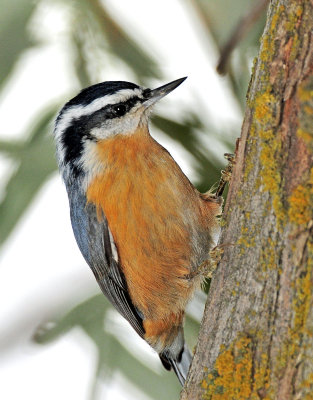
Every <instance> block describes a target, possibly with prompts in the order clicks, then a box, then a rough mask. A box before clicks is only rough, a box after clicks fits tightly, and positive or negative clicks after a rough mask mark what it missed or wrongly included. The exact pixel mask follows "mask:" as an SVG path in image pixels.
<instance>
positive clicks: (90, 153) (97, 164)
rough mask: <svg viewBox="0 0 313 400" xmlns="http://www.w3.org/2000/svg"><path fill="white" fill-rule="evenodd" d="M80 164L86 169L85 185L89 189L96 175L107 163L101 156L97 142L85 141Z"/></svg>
mask: <svg viewBox="0 0 313 400" xmlns="http://www.w3.org/2000/svg"><path fill="white" fill-rule="evenodd" d="M80 165H81V166H82V168H83V170H84V171H85V173H86V175H85V177H84V186H85V188H86V189H87V187H88V185H89V183H90V182H91V181H92V180H93V178H94V177H96V176H97V175H99V174H101V173H102V172H103V171H104V169H105V164H104V163H103V161H102V160H101V159H100V158H99V153H98V149H97V143H96V142H93V141H91V140H86V141H85V143H84V150H83V154H82V156H81V158H80Z"/></svg>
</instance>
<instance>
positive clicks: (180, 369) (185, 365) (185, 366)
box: [160, 344, 192, 386]
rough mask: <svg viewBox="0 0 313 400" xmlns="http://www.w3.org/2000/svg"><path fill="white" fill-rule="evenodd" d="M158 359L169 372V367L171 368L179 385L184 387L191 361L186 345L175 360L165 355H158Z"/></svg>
mask: <svg viewBox="0 0 313 400" xmlns="http://www.w3.org/2000/svg"><path fill="white" fill-rule="evenodd" d="M160 359H161V361H162V364H163V366H164V367H165V368H166V369H167V370H170V369H171V367H172V368H173V370H174V372H175V374H176V375H177V378H178V380H179V382H180V384H181V385H182V386H184V384H185V381H186V378H187V374H188V371H189V368H190V364H191V360H192V355H191V353H190V351H189V349H188V347H187V346H186V344H185V345H184V347H183V349H182V351H181V353H180V354H179V357H178V358H177V359H173V358H172V357H171V356H169V355H168V354H165V353H162V354H160Z"/></svg>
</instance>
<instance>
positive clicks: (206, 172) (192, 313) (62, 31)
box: [0, 0, 267, 400]
mask: <svg viewBox="0 0 313 400" xmlns="http://www.w3.org/2000/svg"><path fill="white" fill-rule="evenodd" d="M266 3H267V1H265V0H256V1H252V0H237V1H236V2H234V1H232V0H172V1H167V0H158V1H144V0H132V1H125V0H103V1H101V0H37V1H31V0H0V9H1V13H0V121H1V124H0V177H1V180H0V245H1V248H0V250H1V254H0V265H1V268H0V381H1V385H0V398H1V399H5V400H7V399H9V400H11V399H14V400H15V399H20V398H23V399H32V400H37V399H38V400H39V399H45V400H47V399H56V398H57V399H59V400H63V399H64V400H65V399H75V400H86V399H87V400H97V399H111V398H114V399H130V400H131V399H139V400H141V399H142V400H143V399H145V400H147V399H169V400H171V399H178V398H179V391H180V386H179V384H178V381H177V379H176V377H175V375H174V373H168V372H166V371H165V370H163V368H162V367H161V364H160V362H159V360H158V357H157V356H156V355H155V354H154V352H153V351H152V350H151V349H150V348H149V346H148V345H146V344H145V343H143V341H142V340H141V339H139V338H138V337H137V336H136V334H135V333H134V332H133V331H132V329H131V328H130V327H129V326H128V324H127V323H126V322H125V321H124V320H123V319H122V318H121V317H120V316H119V315H118V314H117V312H115V311H114V310H113V309H112V308H111V306H110V305H109V303H108V302H107V301H106V299H105V298H104V296H103V295H101V294H100V290H99V288H98V286H97V284H96V281H95V279H94V277H93V275H92V273H91V271H90V270H89V268H88V267H87V265H86V264H85V262H84V260H83V258H82V256H81V255H80V253H79V251H78V248H77V246H76V243H75V241H74V236H73V234H72V232H71V226H70V219H69V209H68V202H67V196H66V193H65V188H64V186H63V183H62V182H61V179H60V177H59V175H58V173H57V171H56V161H55V156H54V151H55V150H54V144H53V135H52V132H53V120H54V118H55V116H56V113H57V111H58V109H60V107H61V106H62V105H63V104H64V103H65V102H66V101H67V100H68V99H70V98H71V97H73V96H74V95H76V94H77V92H78V91H79V90H80V89H81V88H83V87H86V86H88V85H90V84H94V83H97V82H100V81H104V80H127V81H132V82H136V83H138V84H141V85H143V86H146V87H150V88H154V87H157V86H160V85H162V84H165V83H167V82H169V81H171V80H174V79H177V78H180V77H183V76H186V75H187V76H188V77H189V78H188V79H187V80H186V81H185V82H184V84H183V85H182V86H180V87H179V88H178V89H177V90H175V91H174V92H173V93H172V94H171V95H170V96H168V97H167V98H166V99H164V100H163V101H162V102H160V104H159V105H158V106H157V107H156V109H155V112H154V116H153V117H152V124H151V133H152V135H153V136H154V137H155V138H156V139H157V140H158V141H159V142H161V144H162V145H164V146H165V147H166V148H167V149H168V150H169V151H170V152H171V154H172V155H173V156H174V158H175V159H176V161H177V162H178V163H179V164H180V166H181V167H182V169H183V171H184V172H185V173H186V175H187V176H188V177H189V179H190V180H191V181H192V182H193V183H194V184H195V185H196V186H197V188H199V190H202V191H205V190H207V189H208V188H210V187H211V186H212V185H214V184H216V183H217V182H218V180H219V173H220V170H221V168H223V166H225V164H226V163H225V160H224V159H223V153H224V152H226V151H227V152H232V151H233V150H234V146H235V140H236V137H238V136H239V135H240V126H241V122H242V116H243V110H244V106H245V94H246V91H247V88H248V83H249V79H250V74H251V66H252V63H253V59H254V57H255V56H256V55H257V51H258V45H259V38H260V35H261V33H262V31H263V27H264V21H265V12H266ZM217 67H218V70H219V72H220V73H222V74H223V76H221V75H219V74H218V73H217V70H216V69H217ZM207 289H208V285H207V287H206V291H207ZM205 299H206V293H205V291H203V292H199V293H197V295H196V296H195V299H194V300H193V301H192V303H191V304H190V305H189V307H188V315H187V321H186V336H187V341H188V343H189V345H190V346H191V348H193V347H194V346H195V344H196V338H197V332H198V329H199V324H200V321H201V316H202V312H203V308H204V303H205Z"/></svg>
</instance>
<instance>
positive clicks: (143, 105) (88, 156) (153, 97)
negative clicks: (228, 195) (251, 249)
mask: <svg viewBox="0 0 313 400" xmlns="http://www.w3.org/2000/svg"><path fill="white" fill-rule="evenodd" d="M185 79H186V78H182V79H178V80H176V81H173V82H171V83H168V84H167V85H164V86H161V87H159V88H157V89H154V90H151V89H144V88H142V87H140V86H137V85H136V84H134V83H130V82H121V81H111V82H103V83H99V84H96V85H93V86H90V87H88V88H87V89H84V90H82V91H81V92H80V93H79V94H78V95H77V96H76V97H74V98H73V99H72V100H70V101H69V102H68V103H66V104H65V106H64V107H63V108H62V110H61V111H60V113H59V115H58V117H57V119H56V124H55V140H56V146H57V157H58V162H59V168H60V171H61V174H62V176H63V179H64V181H65V185H66V189H67V193H68V197H69V203H70V212H71V222H72V227H73V231H74V235H75V238H76V241H77V243H78V246H79V249H80V251H81V253H82V254H83V256H84V258H85V260H86V261H87V263H88V265H89V266H90V268H91V269H92V271H93V273H94V275H95V277H96V279H97V281H98V283H99V285H100V287H101V289H102V291H103V293H104V294H105V295H106V296H107V298H108V299H109V300H110V302H111V303H112V304H113V306H114V307H115V308H116V309H117V310H118V311H119V312H120V313H121V314H122V315H123V316H124V317H125V318H126V319H127V321H128V322H129V323H130V325H131V326H132V327H133V328H134V329H135V331H136V332H137V333H138V334H139V335H140V336H141V337H142V338H143V339H145V340H146V341H147V342H148V343H149V344H150V345H151V346H152V347H153V348H154V349H155V350H156V351H157V352H158V354H159V356H160V359H161V361H162V363H163V365H164V367H165V368H167V369H169V370H170V369H171V368H173V369H174V371H175V373H176V375H177V376H178V378H179V381H180V382H181V384H183V383H184V381H185V379H186V376H187V373H188V369H189V366H190V362H191V354H190V352H189V350H188V348H187V346H186V345H185V342H184V333H183V320H184V310H185V307H186V304H187V302H188V300H189V299H190V298H191V296H192V295H193V293H194V291H195V289H196V288H197V287H199V285H200V283H201V282H202V279H203V277H202V274H201V272H200V271H199V269H198V268H199V265H201V264H202V263H203V262H204V261H205V260H207V259H208V257H209V251H210V249H211V248H212V247H214V245H215V244H216V243H215V241H216V237H217V235H218V232H219V227H218V223H217V220H216V216H217V215H218V214H220V204H221V202H220V201H219V199H217V198H215V197H214V196H212V195H210V194H209V193H208V194H201V193H199V192H198V191H197V190H196V189H195V188H194V186H193V185H192V184H191V183H190V181H189V180H188V178H187V177H186V176H185V175H184V173H183V172H182V170H181V169H180V168H179V166H178V165H177V164H176V162H175V161H174V160H173V158H172V157H171V155H170V154H169V153H168V152H167V150H165V149H164V148H163V147H162V146H161V145H160V144H159V143H158V142H156V141H155V140H154V139H153V138H152V137H151V136H150V133H149V129H148V116H149V113H150V110H151V106H152V105H153V104H154V103H156V102H157V101H158V100H160V99H161V98H162V97H164V96H165V95H167V94H168V93H170V92H171V91H172V90H173V89H175V88H176V87H177V86H178V85H180V84H181V83H182V82H183V81H184V80H185Z"/></svg>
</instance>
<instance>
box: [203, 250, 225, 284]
mask: <svg viewBox="0 0 313 400" xmlns="http://www.w3.org/2000/svg"><path fill="white" fill-rule="evenodd" d="M223 253H224V249H223V248H222V247H220V246H215V247H214V248H213V249H212V250H211V251H210V253H209V258H208V259H207V260H205V261H204V262H203V263H202V264H201V265H200V270H201V271H202V274H203V275H204V276H205V277H206V278H212V275H213V272H214V271H215V270H216V268H217V266H218V264H219V262H220V261H221V259H222V255H223Z"/></svg>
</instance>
